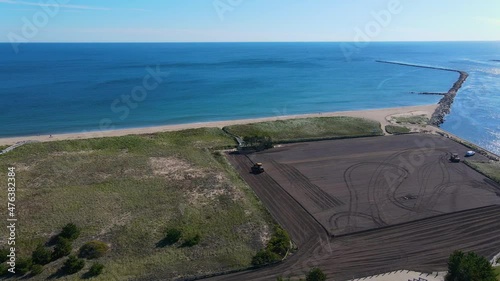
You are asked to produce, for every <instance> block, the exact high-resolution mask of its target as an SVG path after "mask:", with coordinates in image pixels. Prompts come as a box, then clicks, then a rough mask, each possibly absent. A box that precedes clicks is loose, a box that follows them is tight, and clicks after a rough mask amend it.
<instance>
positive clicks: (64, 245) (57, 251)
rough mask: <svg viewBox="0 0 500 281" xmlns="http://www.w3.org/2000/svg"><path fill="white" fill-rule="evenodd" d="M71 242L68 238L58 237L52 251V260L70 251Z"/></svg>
mask: <svg viewBox="0 0 500 281" xmlns="http://www.w3.org/2000/svg"><path fill="white" fill-rule="evenodd" d="M72 249H73V248H72V247H71V242H69V240H68V239H66V238H62V237H59V238H58V239H57V242H56V246H55V247H54V252H52V260H57V259H60V258H62V257H65V256H67V255H69V254H70V253H71V250H72Z"/></svg>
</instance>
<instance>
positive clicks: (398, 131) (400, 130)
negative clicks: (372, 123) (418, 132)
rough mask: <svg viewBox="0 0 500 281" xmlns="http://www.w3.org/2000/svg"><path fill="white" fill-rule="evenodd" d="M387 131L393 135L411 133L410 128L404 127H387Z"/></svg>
mask: <svg viewBox="0 0 500 281" xmlns="http://www.w3.org/2000/svg"><path fill="white" fill-rule="evenodd" d="M385 131H386V132H387V133H389V134H392V135H399V134H408V133H409V132H411V130H410V128H408V127H404V126H395V125H387V126H385Z"/></svg>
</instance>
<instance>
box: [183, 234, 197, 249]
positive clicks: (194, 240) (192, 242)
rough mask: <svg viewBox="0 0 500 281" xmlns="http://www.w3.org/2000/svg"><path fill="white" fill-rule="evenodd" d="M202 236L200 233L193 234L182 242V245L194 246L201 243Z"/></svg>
mask: <svg viewBox="0 0 500 281" xmlns="http://www.w3.org/2000/svg"><path fill="white" fill-rule="evenodd" d="M200 240H201V236H200V235H199V234H195V235H193V236H189V237H187V238H186V239H185V241H184V242H183V243H182V245H181V246H182V247H193V246H196V245H198V244H199V243H200Z"/></svg>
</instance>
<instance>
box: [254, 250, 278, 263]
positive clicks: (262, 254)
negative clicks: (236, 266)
mask: <svg viewBox="0 0 500 281" xmlns="http://www.w3.org/2000/svg"><path fill="white" fill-rule="evenodd" d="M279 260H280V256H279V255H278V254H276V253H273V252H272V251H270V250H269V249H264V250H260V251H259V252H258V253H257V254H256V255H255V256H254V257H253V258H252V265H253V266H263V265H266V264H270V263H273V262H276V261H279Z"/></svg>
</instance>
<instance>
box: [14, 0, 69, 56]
mask: <svg viewBox="0 0 500 281" xmlns="http://www.w3.org/2000/svg"><path fill="white" fill-rule="evenodd" d="M68 2H69V0H48V1H46V2H40V3H39V7H40V9H39V10H38V11H36V12H35V13H34V14H33V15H32V16H31V18H27V17H22V18H21V20H22V22H23V25H22V27H21V33H20V34H18V33H15V32H12V31H11V32H9V33H8V34H7V39H8V40H9V42H10V44H11V46H12V49H13V50H14V52H15V53H16V54H18V53H19V45H20V44H22V43H28V42H30V40H31V39H33V38H34V37H35V36H37V35H38V33H40V30H41V29H43V28H45V27H46V26H47V25H48V24H49V22H50V19H52V18H54V17H56V16H57V15H58V14H59V12H60V10H61V5H64V4H67V3H68Z"/></svg>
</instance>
